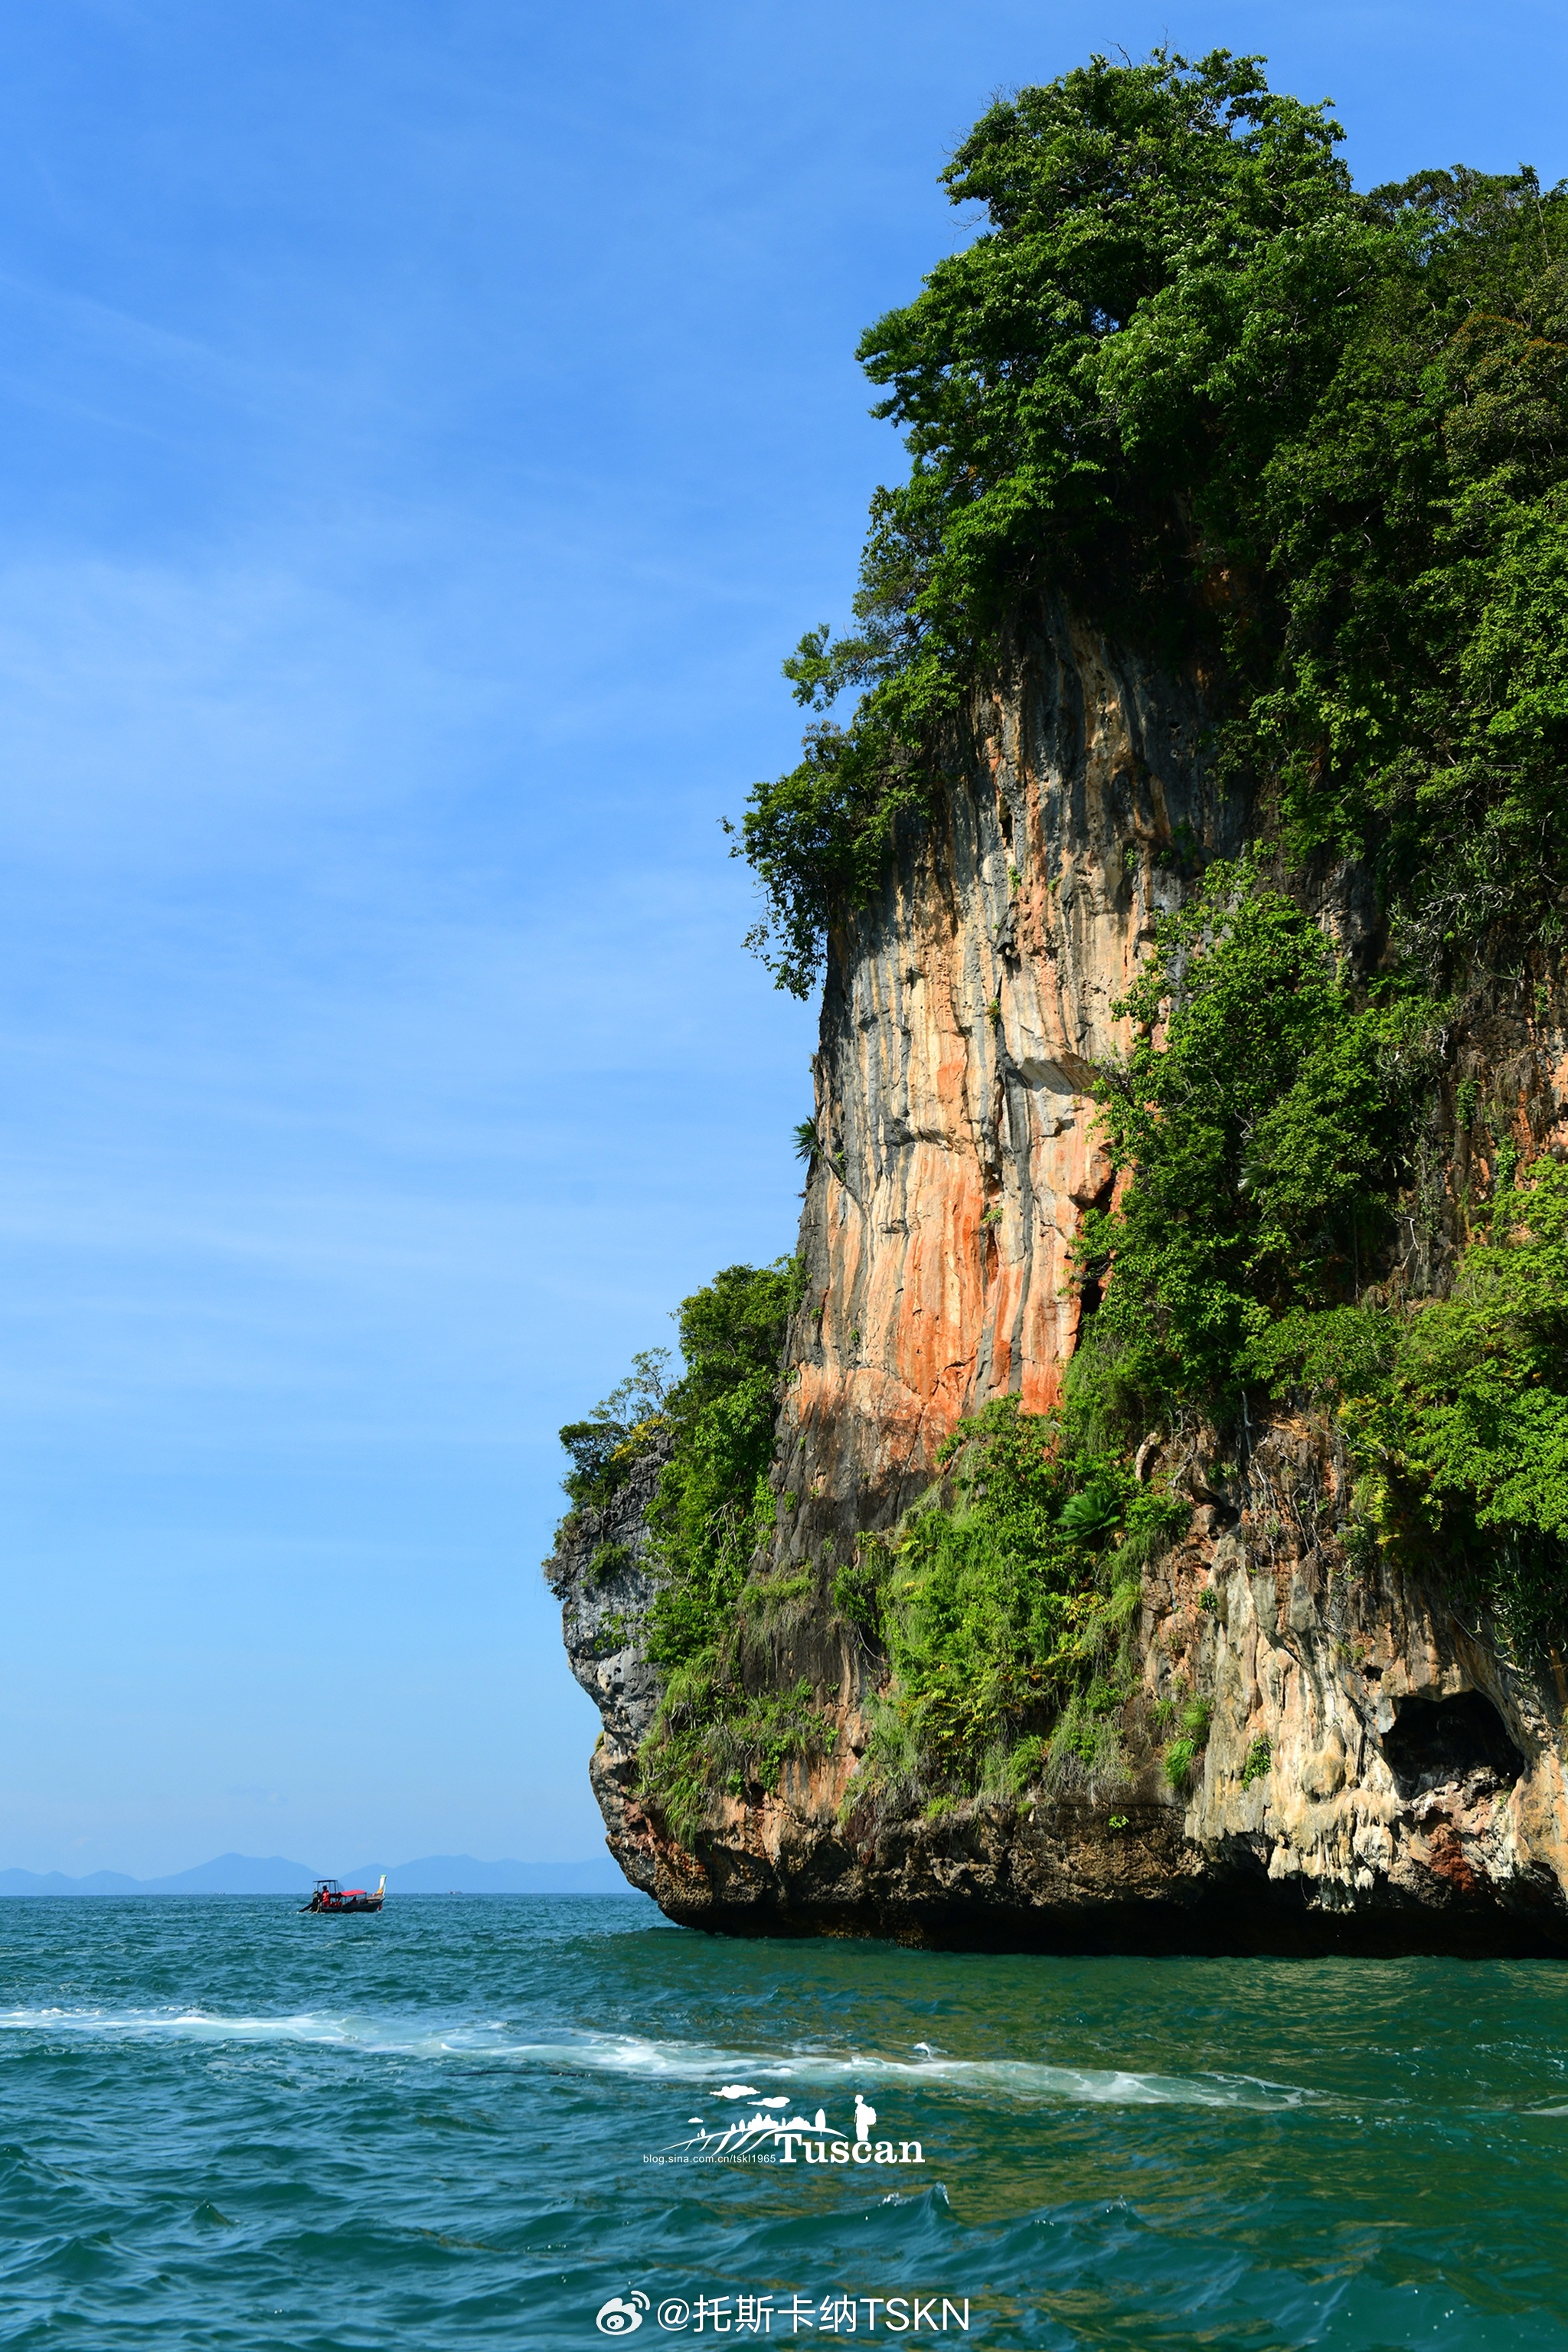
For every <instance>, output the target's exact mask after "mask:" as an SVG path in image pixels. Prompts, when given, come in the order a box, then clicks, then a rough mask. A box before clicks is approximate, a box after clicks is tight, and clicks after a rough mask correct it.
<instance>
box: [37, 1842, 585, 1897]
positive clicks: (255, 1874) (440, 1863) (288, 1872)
mask: <svg viewBox="0 0 1568 2352" xmlns="http://www.w3.org/2000/svg"><path fill="white" fill-rule="evenodd" d="M381 1872H382V1864H380V1863H375V1864H365V1865H363V1867H362V1868H359V1869H357V1870H334V1871H332V1872H331V1876H332V1877H334V1878H339V1879H341V1880H342V1884H343V1885H345V1886H374V1885H375V1882H376V1880H377V1879H378V1878H379V1877H380V1876H381ZM327 1875H328V1873H327V1872H326V1871H324V1870H312V1869H311V1868H310V1866H309V1865H308V1864H305V1863H302V1862H289V1861H288V1860H287V1859H286V1858H285V1857H284V1856H283V1855H282V1854H280V1853H272V1854H266V1855H258V1854H251V1853H220V1854H219V1855H218V1856H217V1859H216V1861H215V1862H204V1863H199V1864H197V1866H196V1868H195V1870H182V1871H177V1872H176V1873H175V1874H174V1876H173V1877H171V1878H127V1877H126V1876H125V1875H124V1874H123V1873H121V1872H120V1871H118V1870H95V1871H93V1872H92V1873H91V1874H90V1875H89V1876H88V1877H86V1878H67V1877H66V1876H65V1874H64V1873H63V1872H61V1871H58V1870H48V1871H37V1870H0V1896H4V1895H308V1894H309V1893H310V1888H311V1886H312V1885H313V1884H314V1882H315V1881H316V1879H318V1878H321V1877H325V1876H327ZM386 1891H387V1893H388V1894H389V1895H446V1894H448V1893H453V1892H455V1893H458V1894H461V1895H625V1894H627V1893H628V1892H629V1891H630V1890H629V1889H628V1887H627V1885H626V1880H625V1879H624V1878H623V1877H622V1875H621V1874H620V1871H619V1869H618V1868H617V1867H616V1864H615V1863H614V1862H613V1861H612V1860H611V1858H610V1856H609V1855H608V1854H607V1853H605V1854H595V1855H594V1856H593V1858H592V1859H591V1860H590V1861H587V1862H479V1861H477V1860H476V1859H475V1857H474V1856H473V1855H472V1854H471V1853H433V1854H426V1856H425V1857H424V1858H423V1859H422V1860H421V1861H418V1862H404V1863H398V1864H395V1865H392V1866H390V1867H388V1869H387V1873H386Z"/></svg>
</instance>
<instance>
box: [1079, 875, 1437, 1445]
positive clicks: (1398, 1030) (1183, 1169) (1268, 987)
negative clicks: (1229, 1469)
mask: <svg viewBox="0 0 1568 2352" xmlns="http://www.w3.org/2000/svg"><path fill="white" fill-rule="evenodd" d="M1117 1011H1118V1013H1121V1014H1124V1015H1127V1016H1129V1017H1131V1020H1132V1021H1133V1022H1134V1023H1135V1024H1137V1025H1136V1030H1135V1043H1134V1045H1133V1046H1132V1049H1131V1053H1130V1054H1129V1055H1128V1056H1127V1057H1126V1059H1125V1061H1124V1062H1122V1063H1121V1064H1118V1065H1115V1066H1108V1067H1107V1068H1106V1069H1105V1070H1104V1072H1103V1073H1102V1085H1103V1112H1102V1118H1103V1125H1104V1129H1105V1133H1106V1139H1107V1141H1108V1143H1109V1146H1110V1157H1111V1161H1112V1164H1113V1166H1114V1167H1115V1168H1116V1169H1117V1170H1118V1171H1121V1172H1122V1173H1123V1174H1124V1176H1125V1177H1128V1178H1131V1182H1130V1183H1129V1184H1128V1185H1127V1187H1126V1189H1125V1191H1124V1192H1123V1194H1122V1197H1121V1200H1120V1202H1119V1203H1118V1204H1117V1205H1116V1206H1115V1207H1114V1208H1112V1209H1110V1210H1100V1211H1091V1212H1090V1213H1089V1214H1088V1215H1087V1216H1086V1217H1085V1220H1084V1224H1083V1233H1082V1237H1081V1241H1080V1244H1079V1269H1080V1276H1081V1277H1082V1278H1083V1279H1084V1280H1085V1281H1087V1282H1091V1283H1092V1284H1093V1285H1094V1286H1095V1287H1096V1289H1097V1290H1098V1289H1099V1288H1100V1286H1101V1285H1103V1287H1104V1297H1103V1300H1102V1302H1101V1304H1100V1307H1099V1313H1098V1316H1097V1318H1096V1328H1095V1338H1096V1342H1097V1348H1096V1354H1097V1358H1098V1361H1099V1367H1100V1378H1101V1379H1102V1381H1105V1382H1106V1383H1108V1384H1109V1385H1110V1387H1111V1389H1112V1390H1113V1391H1114V1393H1115V1396H1116V1398H1117V1399H1118V1401H1119V1404H1120V1410H1121V1412H1122V1415H1123V1417H1127V1416H1128V1415H1132V1416H1134V1417H1136V1416H1137V1415H1141V1416H1142V1420H1143V1421H1144V1422H1145V1423H1148V1422H1151V1421H1152V1420H1155V1419H1157V1418H1158V1417H1159V1416H1160V1414H1161V1412H1163V1409H1164V1408H1165V1407H1166V1406H1167V1405H1168V1403H1169V1402H1171V1401H1173V1400H1187V1401H1192V1402H1199V1403H1201V1404H1204V1405H1205V1406H1206V1407H1208V1408H1209V1409H1210V1410H1211V1411H1214V1412H1218V1413H1220V1414H1221V1415H1222V1416H1223V1415H1224V1414H1225V1413H1226V1412H1228V1411H1230V1410H1232V1409H1234V1405H1235V1401H1236V1398H1237V1394H1238V1392H1239V1391H1241V1390H1242V1389H1243V1388H1244V1387H1245V1386H1246V1385H1247V1382H1248V1381H1258V1380H1259V1379H1260V1378H1273V1379H1278V1378H1279V1376H1280V1375H1281V1373H1282V1372H1284V1371H1286V1370H1289V1369H1291V1368H1292V1367H1293V1366H1299V1365H1302V1364H1304V1363H1305V1362H1306V1361H1307V1360H1308V1359H1309V1358H1310V1359H1311V1360H1312V1361H1313V1362H1314V1363H1316V1362H1317V1361H1318V1360H1319V1359H1320V1358H1321V1357H1322V1356H1323V1355H1324V1353H1325V1351H1326V1350H1327V1351H1329V1352H1330V1353H1331V1354H1332V1353H1333V1351H1334V1350H1336V1349H1338V1350H1341V1351H1342V1349H1344V1348H1345V1347H1346V1346H1347V1345H1350V1344H1352V1341H1351V1338H1350V1337H1349V1335H1348V1334H1347V1326H1346V1318H1345V1316H1344V1315H1343V1313H1342V1312H1341V1311H1339V1310H1341V1309H1343V1308H1344V1307H1352V1308H1353V1307H1354V1305H1355V1303H1356V1301H1357V1299H1358V1298H1359V1295H1360V1292H1361V1289H1362V1286H1363V1282H1364V1281H1366V1280H1367V1279H1369V1278H1370V1276H1371V1274H1372V1272H1373V1268H1374V1267H1376V1266H1377V1265H1379V1262H1380V1259H1381V1256H1382V1254H1383V1251H1384V1246H1385V1244H1386V1242H1387V1239H1388V1235H1389V1229H1390V1218H1391V1212H1392V1209H1393V1205H1394V1197H1395V1193H1396V1191H1397V1188H1398V1186H1399V1183H1400V1181H1401V1179H1402V1178H1403V1177H1404V1176H1405V1173H1406V1171H1407V1169H1408V1164H1409V1151H1410V1138H1411V1133H1412V1119H1411V1107H1412V1104H1413V1101H1414V1100H1415V1097H1416V1095H1417V1092H1418V1089H1419V1087H1420V1084H1421V1082H1422V1080H1423V1079H1424V1078H1425V1077H1426V1076H1428V1074H1429V1064H1430V1054H1429V1052H1428V1049H1427V1048H1426V1044H1425V1037H1426V1030H1427V1028H1428V1026H1429V1024H1430V1022H1431V1017H1432V1016H1431V1009H1430V1007H1428V1006H1427V1005H1426V1003H1423V1002H1422V1001H1421V1000H1419V999H1414V1000H1412V999H1408V998H1405V999H1401V998H1399V997H1396V996H1390V997H1388V998H1386V999H1385V1000H1383V1001H1376V1002H1373V1003H1363V1002H1362V1001H1360V999H1359V998H1358V996H1357V994H1356V992H1354V991H1353V990H1352V987H1351V986H1350V985H1349V983H1348V982H1347V980H1346V978H1345V976H1344V974H1343V973H1342V971H1341V970H1340V969H1339V966H1338V962H1337V960H1336V958H1335V955H1334V952H1333V950H1332V949H1331V946H1330V944H1329V942H1328V941H1327V940H1325V939H1324V938H1323V935H1322V933H1321V931H1320V930H1319V929H1318V928H1317V926H1316V925H1315V924H1314V923H1312V922H1311V921H1310V919H1309V918H1308V917H1307V916H1306V915H1304V914H1303V913H1302V912H1301V910H1300V908H1299V907H1297V906H1296V905H1295V904H1294V903H1293V902H1292V901H1291V900H1290V899H1289V898H1284V897H1282V896H1281V895H1280V894H1279V892H1278V891H1275V890H1270V889H1268V888H1265V887H1261V886H1260V885H1259V883H1258V879H1257V877H1256V874H1255V872H1254V871H1253V869H1252V868H1250V867H1248V866H1214V867H1212V868H1211V869H1210V871H1209V873H1208V875H1207V877H1205V885H1204V887H1203V888H1202V889H1201V890H1200V891H1199V892H1198V893H1197V894H1196V896H1195V897H1194V898H1193V900H1192V901H1191V902H1190V904H1189V905H1188V906H1187V907H1186V908H1184V910H1183V911H1182V912H1181V913H1180V914H1178V915H1175V916H1172V917H1169V918H1167V919H1164V920H1163V922H1162V924H1161V925H1160V928H1159V930H1158V934H1157V937H1156V940H1155V944H1154V949H1153V951H1152V954H1151V955H1150V957H1149V958H1148V960H1147V961H1146V962H1145V963H1144V965H1143V966H1142V969H1141V970H1140V971H1139V973H1138V976H1137V979H1136V980H1135V982H1134V983H1133V985H1132V987H1131V990H1130V991H1129V992H1128V994H1127V996H1126V998H1125V999H1124V1000H1123V1001H1122V1002H1121V1004H1119V1005H1118V1007H1117ZM1350 1328H1351V1332H1352V1333H1354V1334H1357V1335H1361V1334H1362V1326H1361V1325H1360V1324H1359V1323H1358V1322H1355V1321H1354V1319H1353V1318H1352V1324H1351V1327H1350ZM1335 1360H1337V1358H1336V1359H1335Z"/></svg>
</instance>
